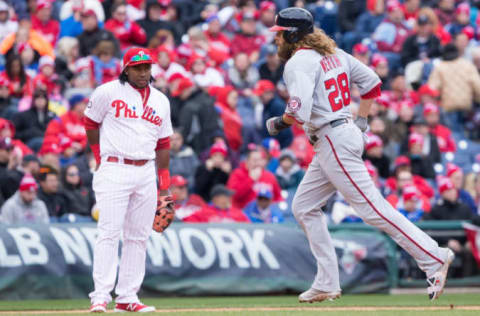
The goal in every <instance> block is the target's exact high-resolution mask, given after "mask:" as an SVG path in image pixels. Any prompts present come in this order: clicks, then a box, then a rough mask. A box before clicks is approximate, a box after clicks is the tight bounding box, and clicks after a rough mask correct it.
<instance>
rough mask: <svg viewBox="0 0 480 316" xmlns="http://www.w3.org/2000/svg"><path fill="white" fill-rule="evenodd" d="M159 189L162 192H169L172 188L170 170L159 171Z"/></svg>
mask: <svg viewBox="0 0 480 316" xmlns="http://www.w3.org/2000/svg"><path fill="white" fill-rule="evenodd" d="M158 187H159V188H160V190H168V188H169V187H170V171H169V170H168V169H158Z"/></svg>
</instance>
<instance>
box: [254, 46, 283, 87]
mask: <svg viewBox="0 0 480 316" xmlns="http://www.w3.org/2000/svg"><path fill="white" fill-rule="evenodd" d="M265 51H266V57H265V61H264V62H263V63H261V64H260V67H259V68H258V72H259V74H260V79H262V80H269V81H271V82H273V84H277V83H278V82H279V81H280V80H282V76H283V68H284V64H283V63H282V62H281V60H280V57H278V55H277V46H275V45H273V44H268V45H267V46H266V47H265Z"/></svg>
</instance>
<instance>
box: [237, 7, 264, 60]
mask: <svg viewBox="0 0 480 316" xmlns="http://www.w3.org/2000/svg"><path fill="white" fill-rule="evenodd" d="M256 25H257V24H256V16H255V14H254V12H249V11H245V12H243V13H241V14H240V32H238V33H237V34H235V36H234V37H233V40H232V43H235V45H232V55H234V56H235V55H237V54H238V53H240V52H243V53H246V54H247V55H248V56H249V59H250V61H251V62H256V61H257V59H258V57H259V51H260V47H261V46H262V45H263V44H264V43H265V39H264V38H263V36H261V35H257V33H256Z"/></svg>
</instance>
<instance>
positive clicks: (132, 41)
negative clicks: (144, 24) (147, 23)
mask: <svg viewBox="0 0 480 316" xmlns="http://www.w3.org/2000/svg"><path fill="white" fill-rule="evenodd" d="M105 29H107V30H109V31H110V32H112V33H113V35H115V37H116V38H117V39H118V40H119V42H120V49H122V50H125V49H127V48H128V47H130V46H134V45H144V44H145V43H146V42H147V34H146V33H145V31H144V30H143V29H142V28H141V27H140V25H138V24H137V23H136V22H134V21H130V20H129V19H128V17H127V6H126V5H125V3H119V4H116V5H114V6H113V7H112V18H111V19H109V20H107V22H105Z"/></svg>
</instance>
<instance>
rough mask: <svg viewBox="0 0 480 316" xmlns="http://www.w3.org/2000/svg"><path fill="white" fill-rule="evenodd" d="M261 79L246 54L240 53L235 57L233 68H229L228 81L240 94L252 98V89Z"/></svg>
mask: <svg viewBox="0 0 480 316" xmlns="http://www.w3.org/2000/svg"><path fill="white" fill-rule="evenodd" d="M259 79H260V74H259V73H258V70H257V68H256V67H254V66H253V65H252V63H251V62H250V60H249V58H248V55H247V54H246V53H245V52H239V53H237V54H236V55H235V56H234V57H233V66H232V67H230V68H228V71H227V80H228V81H229V82H230V83H231V85H233V86H234V87H235V89H237V90H239V92H240V94H242V95H246V96H251V94H252V88H253V87H254V86H255V84H256V83H257V82H258V80H259Z"/></svg>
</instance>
